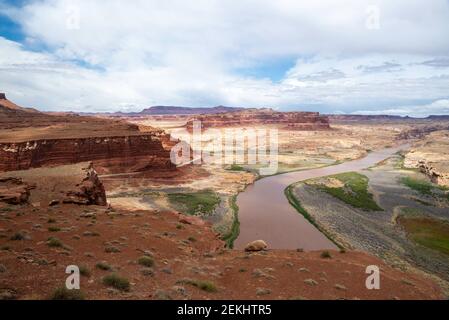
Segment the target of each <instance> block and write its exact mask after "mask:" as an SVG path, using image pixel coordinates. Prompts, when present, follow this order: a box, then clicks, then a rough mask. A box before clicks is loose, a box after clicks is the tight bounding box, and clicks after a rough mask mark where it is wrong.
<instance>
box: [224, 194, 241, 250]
mask: <svg viewBox="0 0 449 320" xmlns="http://www.w3.org/2000/svg"><path fill="white" fill-rule="evenodd" d="M236 201H237V196H232V198H231V199H230V202H231V204H230V208H231V210H232V211H233V215H234V218H233V220H232V226H231V228H230V230H229V232H228V233H226V234H224V235H222V236H221V240H223V241H225V242H226V246H227V247H228V248H231V249H232V248H233V247H234V241H235V239H237V237H238V236H239V233H240V221H239V207H238V206H237V203H236Z"/></svg>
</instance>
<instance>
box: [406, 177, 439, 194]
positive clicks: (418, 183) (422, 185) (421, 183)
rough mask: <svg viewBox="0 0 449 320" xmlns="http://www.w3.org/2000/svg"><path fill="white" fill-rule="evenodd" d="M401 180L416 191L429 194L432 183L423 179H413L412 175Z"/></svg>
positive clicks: (432, 187)
mask: <svg viewBox="0 0 449 320" xmlns="http://www.w3.org/2000/svg"><path fill="white" fill-rule="evenodd" d="M401 182H402V183H403V184H404V185H406V186H407V187H409V188H410V189H412V190H415V191H418V192H419V193H421V194H424V195H431V194H432V190H433V189H434V188H435V187H434V185H433V184H432V183H430V182H427V181H425V180H419V179H414V178H412V177H403V178H402V179H401Z"/></svg>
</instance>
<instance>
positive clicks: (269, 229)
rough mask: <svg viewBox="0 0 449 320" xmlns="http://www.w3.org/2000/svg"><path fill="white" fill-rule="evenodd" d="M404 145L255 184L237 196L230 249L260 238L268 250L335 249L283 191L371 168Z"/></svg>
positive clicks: (239, 247)
mask: <svg viewBox="0 0 449 320" xmlns="http://www.w3.org/2000/svg"><path fill="white" fill-rule="evenodd" d="M407 146H408V145H401V146H398V147H393V148H388V149H384V150H380V151H374V152H371V153H369V154H368V155H367V156H366V157H364V158H361V159H358V160H352V161H348V162H345V163H342V164H338V165H333V166H328V167H324V168H317V169H310V170H304V171H295V172H289V173H284V174H280V175H275V176H270V177H267V178H263V179H260V180H258V181H256V182H255V183H254V184H253V185H250V186H248V188H247V189H246V190H245V191H244V192H242V193H240V194H239V195H238V197H237V205H238V207H239V220H240V234H239V236H238V238H237V239H236V240H235V242H234V247H235V248H236V249H242V248H244V247H245V245H246V244H247V243H248V242H251V241H253V240H259V239H262V240H264V241H266V242H267V244H268V246H269V248H271V249H297V248H302V249H304V250H322V249H336V246H335V244H334V243H333V242H331V241H330V240H329V239H328V238H327V237H326V236H325V235H323V234H322V233H321V232H320V231H319V230H318V229H316V228H315V227H314V226H313V225H312V224H311V223H310V222H309V221H307V220H306V219H305V218H304V217H303V216H302V215H301V214H300V213H298V212H297V211H296V209H295V208H293V207H292V206H291V205H290V203H289V202H288V200H287V198H286V196H285V194H284V190H285V188H287V187H288V186H289V185H291V184H293V183H295V182H298V181H304V180H307V179H312V178H318V177H322V176H328V175H333V174H338V173H343V172H349V171H357V170H361V169H365V168H368V167H371V166H373V165H375V164H376V163H378V162H380V161H382V160H384V159H387V158H389V157H390V156H391V155H393V154H395V153H396V152H398V151H400V150H402V149H404V148H406V147H407Z"/></svg>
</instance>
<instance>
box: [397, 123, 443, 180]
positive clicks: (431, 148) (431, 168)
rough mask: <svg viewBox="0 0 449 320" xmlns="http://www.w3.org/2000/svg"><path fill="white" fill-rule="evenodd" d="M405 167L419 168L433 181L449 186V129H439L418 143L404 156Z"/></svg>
mask: <svg viewBox="0 0 449 320" xmlns="http://www.w3.org/2000/svg"><path fill="white" fill-rule="evenodd" d="M404 167H406V168H415V169H419V170H420V171H421V172H423V173H424V174H426V175H427V176H428V177H429V178H430V179H431V181H432V182H434V183H436V184H439V185H441V186H449V131H437V132H433V133H431V134H429V135H428V136H426V137H425V138H424V139H423V140H422V141H420V142H418V143H416V144H415V145H414V147H413V149H412V150H410V151H409V152H408V153H407V154H406V155H405V157H404Z"/></svg>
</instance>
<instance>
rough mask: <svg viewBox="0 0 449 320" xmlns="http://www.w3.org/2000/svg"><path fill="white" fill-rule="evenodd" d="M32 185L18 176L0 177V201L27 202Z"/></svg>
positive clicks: (15, 203) (9, 202)
mask: <svg viewBox="0 0 449 320" xmlns="http://www.w3.org/2000/svg"><path fill="white" fill-rule="evenodd" d="M31 189H33V187H32V186H30V185H28V184H27V183H25V182H23V180H22V179H19V178H0V202H4V203H7V204H14V205H17V204H24V203H27V202H28V198H29V197H30V190H31Z"/></svg>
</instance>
